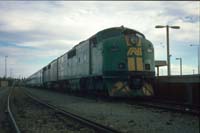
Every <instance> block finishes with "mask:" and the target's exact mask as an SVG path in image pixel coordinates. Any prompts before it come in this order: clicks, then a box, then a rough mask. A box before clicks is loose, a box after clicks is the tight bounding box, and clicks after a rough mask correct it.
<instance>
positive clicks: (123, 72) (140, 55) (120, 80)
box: [103, 27, 155, 97]
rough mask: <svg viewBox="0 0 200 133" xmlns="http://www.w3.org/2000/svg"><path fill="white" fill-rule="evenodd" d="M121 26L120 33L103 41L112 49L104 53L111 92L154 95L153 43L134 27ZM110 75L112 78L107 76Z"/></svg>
mask: <svg viewBox="0 0 200 133" xmlns="http://www.w3.org/2000/svg"><path fill="white" fill-rule="evenodd" d="M120 28H121V34H120V35H118V36H115V37H112V38H110V39H108V40H107V41H105V42H104V44H103V45H104V48H105V49H106V50H105V51H106V52H108V53H104V63H103V64H104V69H103V70H104V76H105V78H104V79H105V81H106V84H107V87H108V88H109V89H108V91H109V95H110V96H125V97H126V96H128V97H134V96H152V95H153V94H154V90H153V88H154V87H153V86H154V75H155V71H154V68H155V63H154V49H153V45H152V43H151V42H150V41H148V40H146V39H145V36H144V35H143V34H141V33H139V32H137V31H135V30H132V29H128V28H124V27H120ZM120 28H119V29H120ZM109 30H110V32H111V31H112V29H109ZM113 30H116V29H113ZM112 49H113V50H112ZM109 50H110V51H109ZM110 63H111V64H112V65H111V66H113V67H112V68H111V67H110ZM108 75H109V76H108ZM106 76H108V77H109V78H107V79H106ZM112 76H113V77H112ZM111 77H112V78H111Z"/></svg>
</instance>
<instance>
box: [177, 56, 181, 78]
mask: <svg viewBox="0 0 200 133" xmlns="http://www.w3.org/2000/svg"><path fill="white" fill-rule="evenodd" d="M176 60H180V75H181V76H182V58H181V57H180V58H176Z"/></svg>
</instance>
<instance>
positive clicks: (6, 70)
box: [5, 56, 8, 78]
mask: <svg viewBox="0 0 200 133" xmlns="http://www.w3.org/2000/svg"><path fill="white" fill-rule="evenodd" d="M7 57H8V56H5V78H6V77H7Z"/></svg>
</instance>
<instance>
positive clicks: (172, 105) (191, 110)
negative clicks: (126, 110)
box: [127, 99, 200, 116]
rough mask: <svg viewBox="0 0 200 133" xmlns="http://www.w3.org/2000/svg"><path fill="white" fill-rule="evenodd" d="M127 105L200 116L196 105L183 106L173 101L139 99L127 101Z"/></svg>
mask: <svg viewBox="0 0 200 133" xmlns="http://www.w3.org/2000/svg"><path fill="white" fill-rule="evenodd" d="M127 102H128V103H129V104H136V105H142V106H145V107H150V108H159V109H164V110H166V111H173V112H177V113H186V114H192V115H197V116H199V115H200V112H199V110H200V107H199V106H197V105H191V104H185V103H180V102H175V101H166V100H161V99H145V100H144V99H142V100H141V99H140V100H137V101H134V102H133V101H127Z"/></svg>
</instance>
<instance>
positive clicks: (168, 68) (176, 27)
mask: <svg viewBox="0 0 200 133" xmlns="http://www.w3.org/2000/svg"><path fill="white" fill-rule="evenodd" d="M155 28H166V35H167V36H166V38H167V73H168V76H170V75H171V71H170V70H171V69H170V59H169V58H170V57H169V56H170V55H169V28H172V29H180V26H169V25H166V26H163V25H156V26H155Z"/></svg>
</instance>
